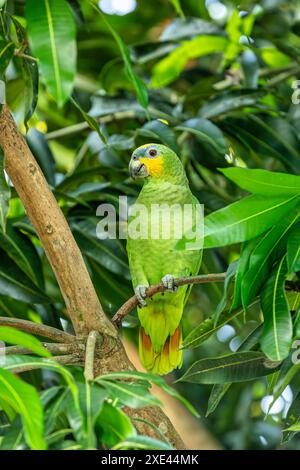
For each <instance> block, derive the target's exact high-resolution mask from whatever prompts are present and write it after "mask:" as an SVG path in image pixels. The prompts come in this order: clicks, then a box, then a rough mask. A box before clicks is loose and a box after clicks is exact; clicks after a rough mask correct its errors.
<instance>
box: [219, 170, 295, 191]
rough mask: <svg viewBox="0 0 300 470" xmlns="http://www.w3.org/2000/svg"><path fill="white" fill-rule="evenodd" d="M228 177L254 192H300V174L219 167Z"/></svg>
mask: <svg viewBox="0 0 300 470" xmlns="http://www.w3.org/2000/svg"><path fill="white" fill-rule="evenodd" d="M219 171H221V172H222V173H223V174H224V175H225V176H226V178H228V179H230V180H231V181H233V182H234V183H235V184H237V185H238V186H240V187H241V188H243V189H245V190H246V191H249V192H250V193H253V194H261V195H262V196H275V197H277V196H279V195H281V194H282V195H285V196H289V195H291V196H292V195H293V194H299V193H300V176H296V175H289V174H287V173H275V172H274V171H267V170H249V169H248V168H219Z"/></svg>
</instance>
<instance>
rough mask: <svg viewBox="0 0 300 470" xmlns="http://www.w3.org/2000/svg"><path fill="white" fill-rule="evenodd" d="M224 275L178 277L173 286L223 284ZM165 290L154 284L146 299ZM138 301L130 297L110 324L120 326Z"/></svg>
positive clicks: (160, 284)
mask: <svg viewBox="0 0 300 470" xmlns="http://www.w3.org/2000/svg"><path fill="white" fill-rule="evenodd" d="M225 277H226V273H216V274H204V275H199V276H190V277H180V278H177V279H175V285H176V286H177V287H180V286H185V285H186V284H205V283H208V282H224V280H225ZM166 290H167V289H166V287H165V286H164V285H163V284H162V283H159V284H155V285H153V286H150V287H148V289H147V290H146V297H152V296H153V295H155V294H158V293H162V292H165V291H166ZM138 304H139V303H138V300H137V298H136V296H135V295H133V296H132V297H130V299H128V300H127V301H126V302H125V303H124V304H123V305H122V307H120V308H119V310H118V311H117V313H116V314H115V315H114V316H113V318H112V322H113V323H114V324H115V325H117V326H118V327H120V326H121V324H122V320H123V318H124V317H125V316H126V315H128V313H130V312H131V310H133V309H134V308H135V307H137V306H138Z"/></svg>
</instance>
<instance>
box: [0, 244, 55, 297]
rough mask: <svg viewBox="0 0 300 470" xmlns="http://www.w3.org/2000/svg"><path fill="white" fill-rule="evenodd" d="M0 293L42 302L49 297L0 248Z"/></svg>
mask: <svg viewBox="0 0 300 470" xmlns="http://www.w3.org/2000/svg"><path fill="white" fill-rule="evenodd" d="M0 254H1V256H0V294H1V295H5V296H8V297H11V298H13V299H15V300H21V301H23V302H28V303H35V304H42V303H49V302H50V299H49V298H48V297H47V296H46V294H44V292H42V290H40V289H39V288H38V287H37V286H36V285H35V284H33V282H32V281H31V279H30V278H29V277H27V276H26V274H24V272H23V271H21V270H20V269H19V268H18V266H17V265H16V264H15V263H14V262H13V261H12V260H11V259H10V258H9V257H8V256H7V254H6V253H5V252H4V251H2V250H0Z"/></svg>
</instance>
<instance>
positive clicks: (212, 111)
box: [198, 88, 266, 119]
mask: <svg viewBox="0 0 300 470" xmlns="http://www.w3.org/2000/svg"><path fill="white" fill-rule="evenodd" d="M265 93H266V92H265V91H263V90H253V89H251V88H249V89H242V90H230V91H224V92H222V93H218V94H217V95H216V97H214V98H213V99H211V100H210V101H208V102H207V103H206V104H204V106H202V108H200V110H199V113H198V115H199V117H201V118H206V119H211V118H215V117H217V116H220V115H222V114H225V113H228V112H231V111H234V110H236V109H240V108H244V107H246V106H256V105H257V102H258V100H259V99H260V98H262V97H263V96H264V95H265Z"/></svg>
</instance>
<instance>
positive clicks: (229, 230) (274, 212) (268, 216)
mask: <svg viewBox="0 0 300 470" xmlns="http://www.w3.org/2000/svg"><path fill="white" fill-rule="evenodd" d="M299 200H300V195H299V194H295V195H293V196H286V197H282V198H278V197H276V198H275V197H274V198H266V197H264V196H258V195H253V196H248V197H246V198H244V199H242V200H241V201H237V202H235V203H233V204H230V205H229V206H226V207H224V208H223V209H220V210H218V211H216V212H213V213H212V214H210V215H209V216H207V217H206V218H205V222H204V223H205V230H204V248H213V247H218V246H226V245H232V244H234V243H239V242H244V241H247V240H250V239H251V238H255V237H257V236H258V235H260V234H261V233H263V232H265V231H266V230H268V229H269V228H270V227H271V226H272V225H273V224H274V223H276V222H277V221H278V220H280V218H281V217H283V216H284V215H285V214H286V213H287V212H288V211H290V210H291V209H292V208H293V207H294V206H295V205H296V204H297V203H298V202H299ZM185 244H186V240H185V239H184V238H183V239H182V240H180V241H179V244H178V248H181V247H182V246H184V247H185Z"/></svg>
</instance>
